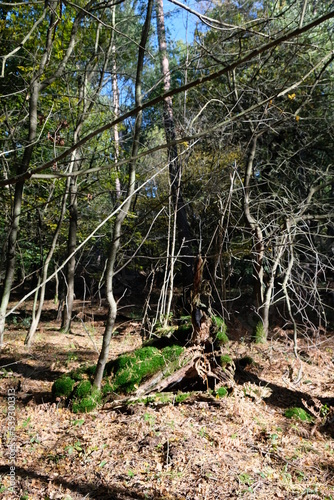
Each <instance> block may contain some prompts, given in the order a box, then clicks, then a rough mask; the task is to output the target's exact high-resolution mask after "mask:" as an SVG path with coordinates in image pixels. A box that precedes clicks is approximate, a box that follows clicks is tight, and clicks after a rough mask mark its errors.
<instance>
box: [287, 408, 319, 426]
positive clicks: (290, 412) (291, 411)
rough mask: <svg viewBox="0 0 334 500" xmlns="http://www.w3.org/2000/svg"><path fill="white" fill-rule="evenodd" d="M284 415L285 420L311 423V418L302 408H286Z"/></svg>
mask: <svg viewBox="0 0 334 500" xmlns="http://www.w3.org/2000/svg"><path fill="white" fill-rule="evenodd" d="M284 415H285V416H286V417H287V418H295V419H297V420H302V421H303V422H312V421H313V417H312V416H311V415H310V414H309V413H307V411H306V410H304V408H299V407H293V408H288V409H287V410H286V411H285V412H284Z"/></svg>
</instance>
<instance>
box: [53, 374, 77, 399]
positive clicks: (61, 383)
mask: <svg viewBox="0 0 334 500" xmlns="http://www.w3.org/2000/svg"><path fill="white" fill-rule="evenodd" d="M74 384H75V380H73V379H72V378H71V377H68V376H62V377H60V378H59V379H58V380H56V381H55V382H54V384H53V386H52V394H53V396H54V397H55V398H57V397H60V396H66V397H69V395H70V394H71V392H72V391H73V387H74Z"/></svg>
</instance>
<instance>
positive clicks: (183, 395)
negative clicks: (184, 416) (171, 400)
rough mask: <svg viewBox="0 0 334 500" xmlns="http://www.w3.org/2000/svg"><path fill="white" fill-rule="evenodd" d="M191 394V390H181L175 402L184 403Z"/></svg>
mask: <svg viewBox="0 0 334 500" xmlns="http://www.w3.org/2000/svg"><path fill="white" fill-rule="evenodd" d="M189 396H190V392H180V393H179V394H177V395H176V396H175V403H182V402H183V401H185V400H186V399H188V398H189Z"/></svg>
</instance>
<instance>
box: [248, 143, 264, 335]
mask: <svg viewBox="0 0 334 500" xmlns="http://www.w3.org/2000/svg"><path fill="white" fill-rule="evenodd" d="M256 145H257V136H256V135H255V136H254V138H253V141H252V146H251V150H250V154H249V157H248V161H247V165H246V172H245V180H244V212H245V217H246V221H247V223H248V225H249V227H250V228H251V230H252V233H253V268H254V279H255V282H254V296H255V303H256V307H257V309H258V310H261V308H262V306H263V304H264V300H265V297H264V292H265V285H264V279H263V278H264V270H263V257H264V240H263V234H262V230H261V227H260V224H259V223H258V221H257V220H256V219H255V218H254V217H253V215H252V214H251V210H250V180H251V177H252V175H253V165H254V158H255V153H256ZM265 311H266V313H267V312H268V311H267V309H265ZM262 313H263V308H262ZM262 322H263V329H264V332H265V335H267V334H268V327H269V312H268V314H267V315H266V316H265V317H263V315H262Z"/></svg>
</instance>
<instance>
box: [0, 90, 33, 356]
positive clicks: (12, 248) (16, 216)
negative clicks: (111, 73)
mask: <svg viewBox="0 0 334 500" xmlns="http://www.w3.org/2000/svg"><path fill="white" fill-rule="evenodd" d="M38 96H39V84H38V82H35V83H34V84H33V85H32V88H31V96H30V103H29V134H28V146H27V147H26V149H25V151H24V155H23V160H22V164H21V167H19V168H18V173H19V174H21V173H24V172H26V170H27V169H28V166H29V163H30V159H31V155H32V152H33V147H34V146H33V142H34V140H35V138H36V131H37V102H38ZM23 189H24V182H18V183H17V184H16V186H15V193H14V203H13V211H12V225H11V229H10V233H9V238H8V247H7V263H6V274H5V279H4V286H3V293H2V298H1V305H0V349H1V347H2V345H3V338H4V330H5V317H6V310H7V306H8V302H9V298H10V291H11V287H12V283H13V280H14V274H15V256H16V242H17V236H18V232H19V225H20V215H21V207H22V197H23Z"/></svg>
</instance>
